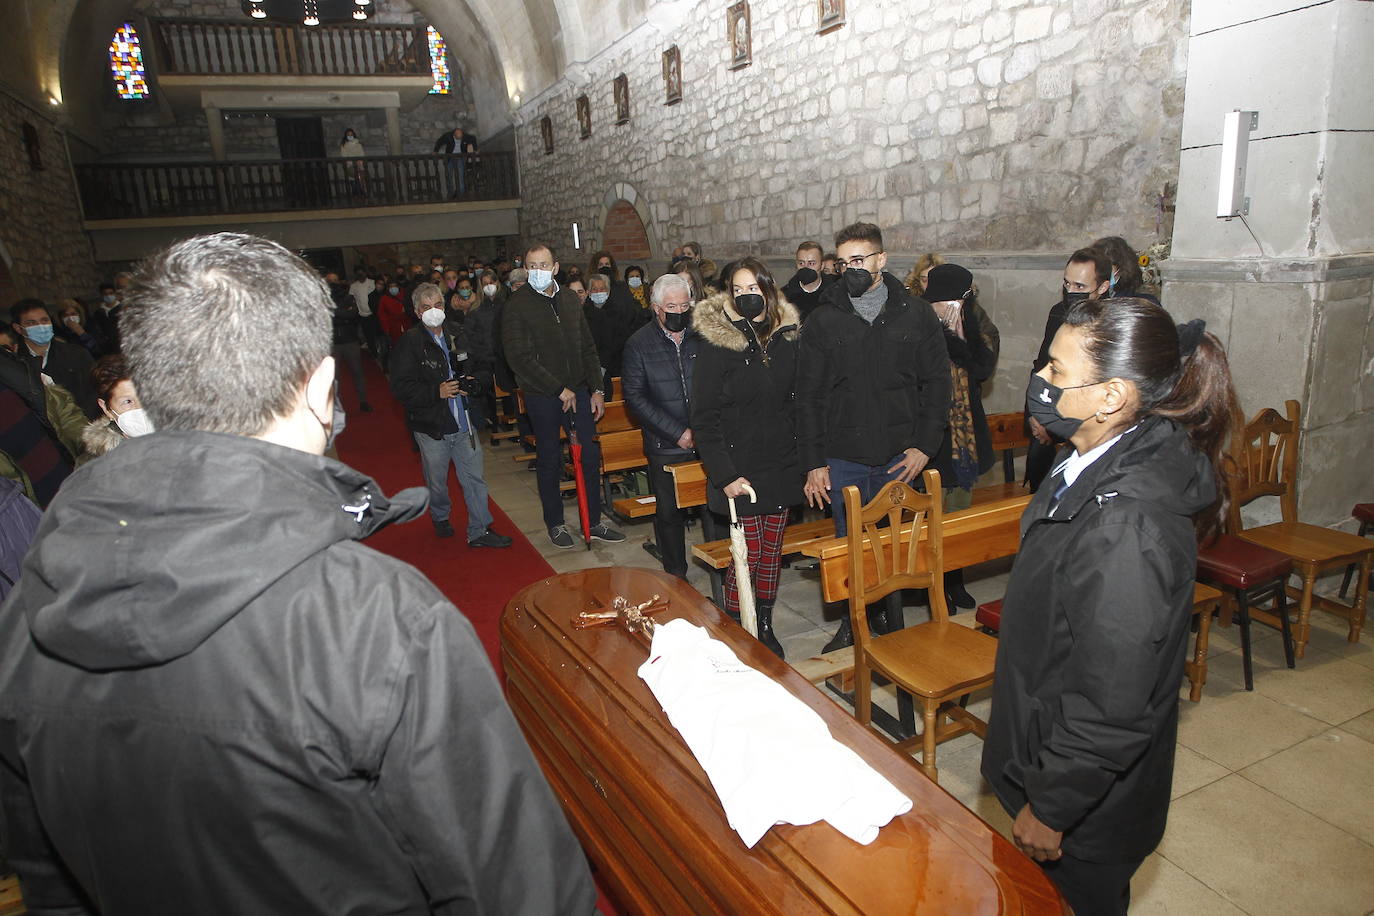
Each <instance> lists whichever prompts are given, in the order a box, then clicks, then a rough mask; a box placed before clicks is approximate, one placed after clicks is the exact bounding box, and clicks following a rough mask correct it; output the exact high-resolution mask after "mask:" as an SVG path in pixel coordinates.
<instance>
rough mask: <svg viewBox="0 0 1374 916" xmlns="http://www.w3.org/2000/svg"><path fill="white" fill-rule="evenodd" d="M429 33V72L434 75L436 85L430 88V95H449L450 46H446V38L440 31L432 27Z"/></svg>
mask: <svg viewBox="0 0 1374 916" xmlns="http://www.w3.org/2000/svg"><path fill="white" fill-rule="evenodd" d="M428 33H429V70H430V72H431V73H433V74H434V85H433V86H432V87H431V88H430V90H429V94H430V95H448V89H449V79H450V78H449V73H448V46H447V45H445V44H444V36H442V35H440V34H439V30H438V29H436V28H435V27H434V26H430V27H429V29H428Z"/></svg>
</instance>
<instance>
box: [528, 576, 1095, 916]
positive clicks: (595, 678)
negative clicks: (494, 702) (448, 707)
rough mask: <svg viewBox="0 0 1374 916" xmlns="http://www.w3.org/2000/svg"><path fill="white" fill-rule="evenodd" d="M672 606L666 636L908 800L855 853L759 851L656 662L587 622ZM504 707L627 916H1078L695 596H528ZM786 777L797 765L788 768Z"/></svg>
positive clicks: (993, 835)
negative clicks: (686, 643) (736, 825)
mask: <svg viewBox="0 0 1374 916" xmlns="http://www.w3.org/2000/svg"><path fill="white" fill-rule="evenodd" d="M653 594H660V595H664V596H666V597H668V598H669V599H670V600H671V605H670V607H669V609H668V610H667V611H666V612H665V613H662V614H659V615H657V618H658V619H659V620H660V622H662V621H666V620H671V619H674V618H678V617H681V618H685V619H687V620H690V621H691V622H693V623H695V624H698V625H700V626H704V627H706V628H707V629H708V630H710V631H711V633H712V635H713V636H714V637H715V638H717V639H720V640H722V641H724V642H726V643H727V644H728V645H730V646H731V647H732V648H733V649H734V650H735V652H736V653H737V654H738V655H739V657H740V659H741V660H743V661H744V662H746V663H747V664H749V665H752V666H753V667H755V668H756V669H758V670H760V671H762V672H764V673H765V674H767V675H769V676H770V677H772V678H773V679H774V680H776V681H777V682H778V683H779V684H780V685H782V686H783V687H784V688H785V689H786V690H788V691H789V692H791V693H792V694H793V695H794V696H796V697H798V698H799V699H800V700H801V701H802V702H804V703H806V704H807V705H808V706H810V707H811V708H812V709H814V710H816V712H817V713H818V714H819V715H820V716H822V718H824V719H825V720H826V723H827V725H828V726H829V728H830V731H831V734H832V735H834V736H835V737H836V738H837V739H838V740H840V741H842V742H844V743H845V744H846V745H848V746H850V747H852V748H853V749H854V750H855V751H856V752H857V753H858V754H859V755H860V756H861V757H862V758H864V759H865V760H866V761H868V762H869V763H870V764H871V765H872V766H873V767H874V768H875V769H877V770H878V771H879V772H880V773H882V774H883V776H885V777H886V778H887V779H889V780H890V781H891V782H892V783H893V784H894V785H895V786H896V787H897V788H898V789H900V790H901V791H902V792H904V793H905V794H906V795H907V796H908V797H909V798H911V800H912V802H913V804H914V807H913V809H912V810H911V811H910V812H909V813H907V814H905V815H903V816H901V817H899V818H896V819H894V820H893V821H892V822H891V823H890V824H888V825H887V826H886V827H884V828H883V829H882V830H881V831H880V833H879V835H878V839H877V840H876V841H874V842H873V843H872V844H871V845H869V846H860V845H858V844H856V843H854V842H853V841H852V840H849V839H848V838H846V837H845V836H844V835H842V834H840V833H839V832H838V831H836V830H835V829H833V828H832V827H830V826H829V825H828V824H825V823H818V824H812V825H809V826H805V827H795V826H779V827H774V828H773V829H771V830H770V831H769V832H768V833H767V834H766V835H765V836H764V838H763V839H762V840H761V841H760V842H759V843H758V844H757V845H756V846H755V847H754V848H753V849H746V848H745V847H744V844H743V843H742V842H741V841H740V839H739V837H738V835H737V834H736V833H735V832H734V831H733V830H732V829H731V828H730V826H729V824H728V823H727V822H726V819H725V815H724V812H723V810H722V809H721V807H720V803H719V801H718V799H717V797H716V795H715V792H714V791H713V790H712V788H711V786H710V783H709V782H708V781H707V779H706V774H705V773H704V772H703V771H702V769H701V767H700V766H699V765H698V764H697V762H696V759H695V758H694V757H693V756H692V754H691V752H690V750H688V748H687V747H686V745H685V744H684V743H683V742H682V740H681V738H680V736H679V735H678V733H677V731H676V730H675V729H674V728H673V727H672V725H671V723H669V722H668V720H667V717H666V716H665V715H664V713H663V711H662V709H661V707H660V706H659V704H658V701H657V700H656V699H655V698H654V696H653V694H652V693H651V692H650V691H649V689H648V687H647V686H645V685H644V683H643V682H642V681H641V680H640V679H639V677H638V675H637V674H636V671H637V669H638V667H639V666H640V665H641V664H642V663H643V662H644V661H645V659H646V657H647V654H648V651H647V645H646V644H645V643H644V642H643V641H641V640H639V639H637V638H635V637H631V636H630V635H629V634H627V633H625V632H623V631H621V630H618V629H587V630H578V629H575V628H574V627H573V626H572V618H573V616H574V615H576V614H578V613H580V612H582V611H585V610H604V609H606V608H609V606H610V604H611V601H612V599H613V598H614V597H615V596H618V595H619V596H624V597H626V598H629V599H631V600H632V601H636V602H637V601H642V600H644V599H647V598H648V597H650V596H651V595H653ZM501 638H502V658H503V661H504V665H505V670H506V673H507V686H506V689H507V695H508V697H509V699H510V702H511V706H512V708H513V709H514V710H515V714H516V718H517V720H518V721H519V722H520V724H521V726H522V727H523V728H524V730H525V733H526V736H527V737H528V738H529V740H530V743H531V745H532V746H533V748H534V750H535V754H536V756H537V757H538V758H539V760H540V763H541V764H542V765H543V767H544V771H545V773H546V774H547V775H548V777H549V780H550V782H551V784H552V785H553V787H554V791H555V793H556V794H557V795H558V796H559V798H560V800H561V801H562V802H563V805H564V808H565V810H566V811H567V812H568V817H569V820H570V822H571V823H572V825H573V828H574V830H575V831H576V832H577V834H578V836H579V837H580V838H581V840H582V843H583V846H584V848H585V849H586V851H587V854H588V855H589V856H590V858H591V860H592V862H593V863H594V864H595V866H596V868H597V870H598V874H599V876H600V877H601V879H602V880H603V881H604V882H605V884H606V885H608V886H609V887H610V888H612V890H613V892H614V894H615V896H616V898H617V899H616V902H617V904H618V905H619V906H620V907H621V908H622V909H623V910H624V911H626V912H630V913H684V914H686V913H691V914H699V913H777V914H788V916H792V914H806V913H847V914H886V913H931V914H962V913H1067V912H1068V910H1067V907H1065V905H1064V904H1063V902H1062V900H1061V899H1060V897H1059V896H1058V893H1057V892H1056V890H1055V889H1054V887H1053V886H1052V884H1051V883H1050V882H1049V880H1048V879H1047V878H1046V877H1045V875H1044V873H1043V872H1041V870H1040V869H1039V868H1038V867H1037V866H1036V865H1035V864H1034V863H1032V862H1031V861H1030V860H1029V859H1027V858H1025V857H1024V856H1023V855H1021V854H1020V853H1019V852H1017V851H1016V849H1015V848H1014V847H1013V846H1012V845H1011V844H1010V843H1009V842H1008V841H1007V840H1005V839H1004V838H1002V837H1001V836H1000V835H999V834H998V833H997V832H996V831H995V830H993V829H992V828H991V827H989V826H988V825H987V824H985V823H984V822H983V821H981V820H979V819H978V817H976V816H975V815H974V814H973V813H972V812H970V811H969V810H968V809H966V808H964V807H963V806H962V805H960V804H959V802H958V801H956V800H955V799H954V798H952V797H951V796H950V795H948V794H947V793H945V792H944V791H943V790H941V789H940V788H939V787H938V786H936V785H935V784H934V783H932V782H931V781H930V780H928V779H926V778H925V777H924V776H923V775H922V774H921V772H920V770H919V769H918V768H917V767H916V766H914V765H913V762H912V761H911V759H910V758H909V757H906V756H904V755H902V754H899V753H898V752H896V751H895V750H893V749H892V748H891V747H890V746H889V745H888V744H887V742H885V741H884V740H883V739H881V738H879V737H878V736H876V735H873V734H871V733H869V732H868V731H867V730H865V729H864V728H863V727H861V726H860V725H859V724H858V723H857V722H855V721H854V719H853V718H852V717H850V716H849V715H848V714H847V713H846V712H845V711H844V710H843V709H841V708H840V707H839V706H837V705H836V704H835V703H833V702H832V701H831V700H829V699H827V698H826V697H825V696H824V695H823V694H821V693H820V692H819V691H817V690H816V689H815V688H814V687H812V686H811V685H810V684H808V683H807V682H806V681H805V680H804V679H803V678H802V677H801V676H800V675H799V674H797V673H796V672H795V671H793V670H792V669H791V668H790V667H789V666H788V665H787V664H786V663H785V662H783V661H781V660H780V659H778V658H776V657H775V656H773V655H772V654H771V653H770V652H768V651H767V650H766V649H764V648H763V647H762V646H761V645H760V644H759V643H758V642H757V641H755V640H753V639H751V638H749V637H748V636H747V635H746V634H745V633H744V631H743V630H741V629H740V628H739V627H738V626H737V625H735V624H734V623H732V622H730V621H729V620H728V619H727V618H726V617H725V616H724V615H722V614H721V613H720V612H719V611H718V610H716V608H715V607H713V606H712V605H711V604H709V603H708V602H707V601H706V600H705V599H704V598H702V597H701V595H699V594H698V593H697V592H696V591H694V590H693V589H692V588H691V587H689V586H687V585H686V584H685V583H682V582H680V581H679V580H677V579H674V578H672V577H670V576H667V575H666V574H663V573H659V572H655V571H650V570H643V569H625V568H600V569H590V570H584V571H580V572H574V573H567V574H564V575H561V576H554V577H551V578H549V579H545V580H543V581H542V582H538V583H536V584H534V585H532V586H530V587H528V588H526V589H525V590H523V591H522V592H520V593H519V594H518V595H516V596H515V598H514V599H512V601H511V603H510V605H509V606H508V607H507V609H506V613H505V615H504V616H503V617H502V621H501ZM779 765H780V766H782V765H785V763H783V762H780V763H779Z"/></svg>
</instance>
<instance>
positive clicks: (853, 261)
mask: <svg viewBox="0 0 1374 916" xmlns="http://www.w3.org/2000/svg"><path fill="white" fill-rule="evenodd" d="M882 253H883V252H882V250H881V249H879V250H878V251H873V252H869V253H868V254H856V255H854V257H852V258H850V259H849V260H844V259H843V258H841V259H840V260H839V263H840V264H842V265H844V266H845V267H847V268H849V269H850V270H863V269H864V261H867V260H868V259H869V258H871V257H873V256H874V255H878V254H882Z"/></svg>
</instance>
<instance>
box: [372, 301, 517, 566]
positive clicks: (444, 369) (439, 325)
mask: <svg viewBox="0 0 1374 916" xmlns="http://www.w3.org/2000/svg"><path fill="white" fill-rule="evenodd" d="M414 300H415V315H416V317H418V318H419V319H420V324H418V325H416V326H415V327H413V328H411V329H410V330H408V331H406V332H405V333H404V334H402V335H401V338H400V340H398V341H397V342H396V347H395V349H393V350H392V353H391V361H390V366H391V391H392V393H393V394H395V395H396V399H397V400H398V401H400V402H401V404H402V405H403V406H404V407H405V409H406V424H407V425H408V426H409V427H410V431H411V433H413V434H414V436H415V442H416V444H417V445H418V446H419V447H420V464H421V467H422V468H423V470H424V474H425V485H426V486H427V487H428V488H429V516H430V520H431V521H432V522H433V523H434V532H435V533H436V534H437V535H439V537H441V538H447V537H453V526H452V525H450V524H449V520H448V517H449V508H450V502H449V496H448V466H449V463H450V462H452V463H453V466H454V468H455V469H456V470H457V471H458V485H459V486H460V487H462V488H463V501H464V502H465V503H466V504H467V508H468V527H467V536H468V546H469V547H509V546H510V544H511V539H510V538H508V537H506V536H505V535H503V534H497V533H496V532H495V531H493V530H492V529H491V508H490V506H488V504H487V482H486V480H485V479H484V478H483V476H482V448H481V446H480V445H479V444H478V440H477V432H476V426H478V425H480V417H476V416H474V415H473V413H472V406H471V405H473V404H477V403H480V399H479V398H475V397H473V395H478V394H481V393H482V392H483V391H485V390H486V389H487V388H489V387H490V386H491V372H490V369H487V368H481V367H478V366H476V365H472V363H473V361H472V360H469V359H468V354H467V353H466V352H465V351H464V350H463V348H462V345H461V344H460V343H459V342H458V341H457V339H456V338H455V336H454V329H453V328H452V327H450V326H449V325H448V324H447V323H446V322H445V320H444V314H445V313H444V294H443V293H442V292H441V291H440V290H439V287H437V286H435V285H434V284H433V283H421V284H420V285H419V286H417V287H416V288H415V293H414Z"/></svg>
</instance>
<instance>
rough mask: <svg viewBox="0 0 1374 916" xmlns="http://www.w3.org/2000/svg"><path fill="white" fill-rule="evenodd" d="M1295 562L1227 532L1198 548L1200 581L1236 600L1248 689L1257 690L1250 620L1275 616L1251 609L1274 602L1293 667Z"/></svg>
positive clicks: (1288, 660) (1241, 656) (1241, 652)
mask: <svg viewBox="0 0 1374 916" xmlns="http://www.w3.org/2000/svg"><path fill="white" fill-rule="evenodd" d="M1292 572H1293V561H1292V559H1291V558H1289V557H1288V556H1286V555H1285V554H1282V553H1279V552H1278V551H1277V550H1270V549H1269V548H1268V547H1261V546H1260V545H1259V544H1255V543H1252V542H1250V541H1247V540H1245V539H1244V538H1240V537H1236V536H1235V535H1233V534H1223V535H1222V536H1221V537H1219V538H1217V539H1216V540H1215V541H1213V542H1212V543H1210V544H1206V545H1203V546H1200V547H1198V551H1197V577H1198V579H1199V580H1200V581H1202V582H1206V583H1208V584H1210V585H1214V586H1216V587H1217V588H1221V589H1225V590H1226V591H1228V592H1230V593H1231V599H1232V600H1234V601H1235V602H1236V606H1237V608H1238V613H1237V614H1236V623H1237V625H1238V626H1239V627H1240V658H1241V665H1242V666H1243V668H1244V670H1245V689H1246V690H1254V689H1255V675H1254V666H1253V663H1252V661H1251V656H1250V621H1251V618H1252V617H1254V618H1257V619H1260V620H1262V621H1263V622H1265V623H1270V622H1271V621H1272V619H1273V618H1272V616H1271V615H1270V614H1268V613H1267V612H1265V611H1259V610H1257V611H1254V612H1253V613H1252V612H1251V608H1252V607H1255V606H1256V605H1259V604H1260V603H1261V602H1264V601H1270V600H1272V601H1273V610H1274V614H1275V615H1276V616H1277V617H1278V626H1279V630H1280V632H1282V633H1283V654H1284V658H1285V660H1286V661H1287V662H1288V667H1290V668H1292V667H1293V665H1294V662H1293V633H1292V630H1291V627H1290V625H1289V623H1288V576H1289V575H1290V574H1291V573H1292Z"/></svg>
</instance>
